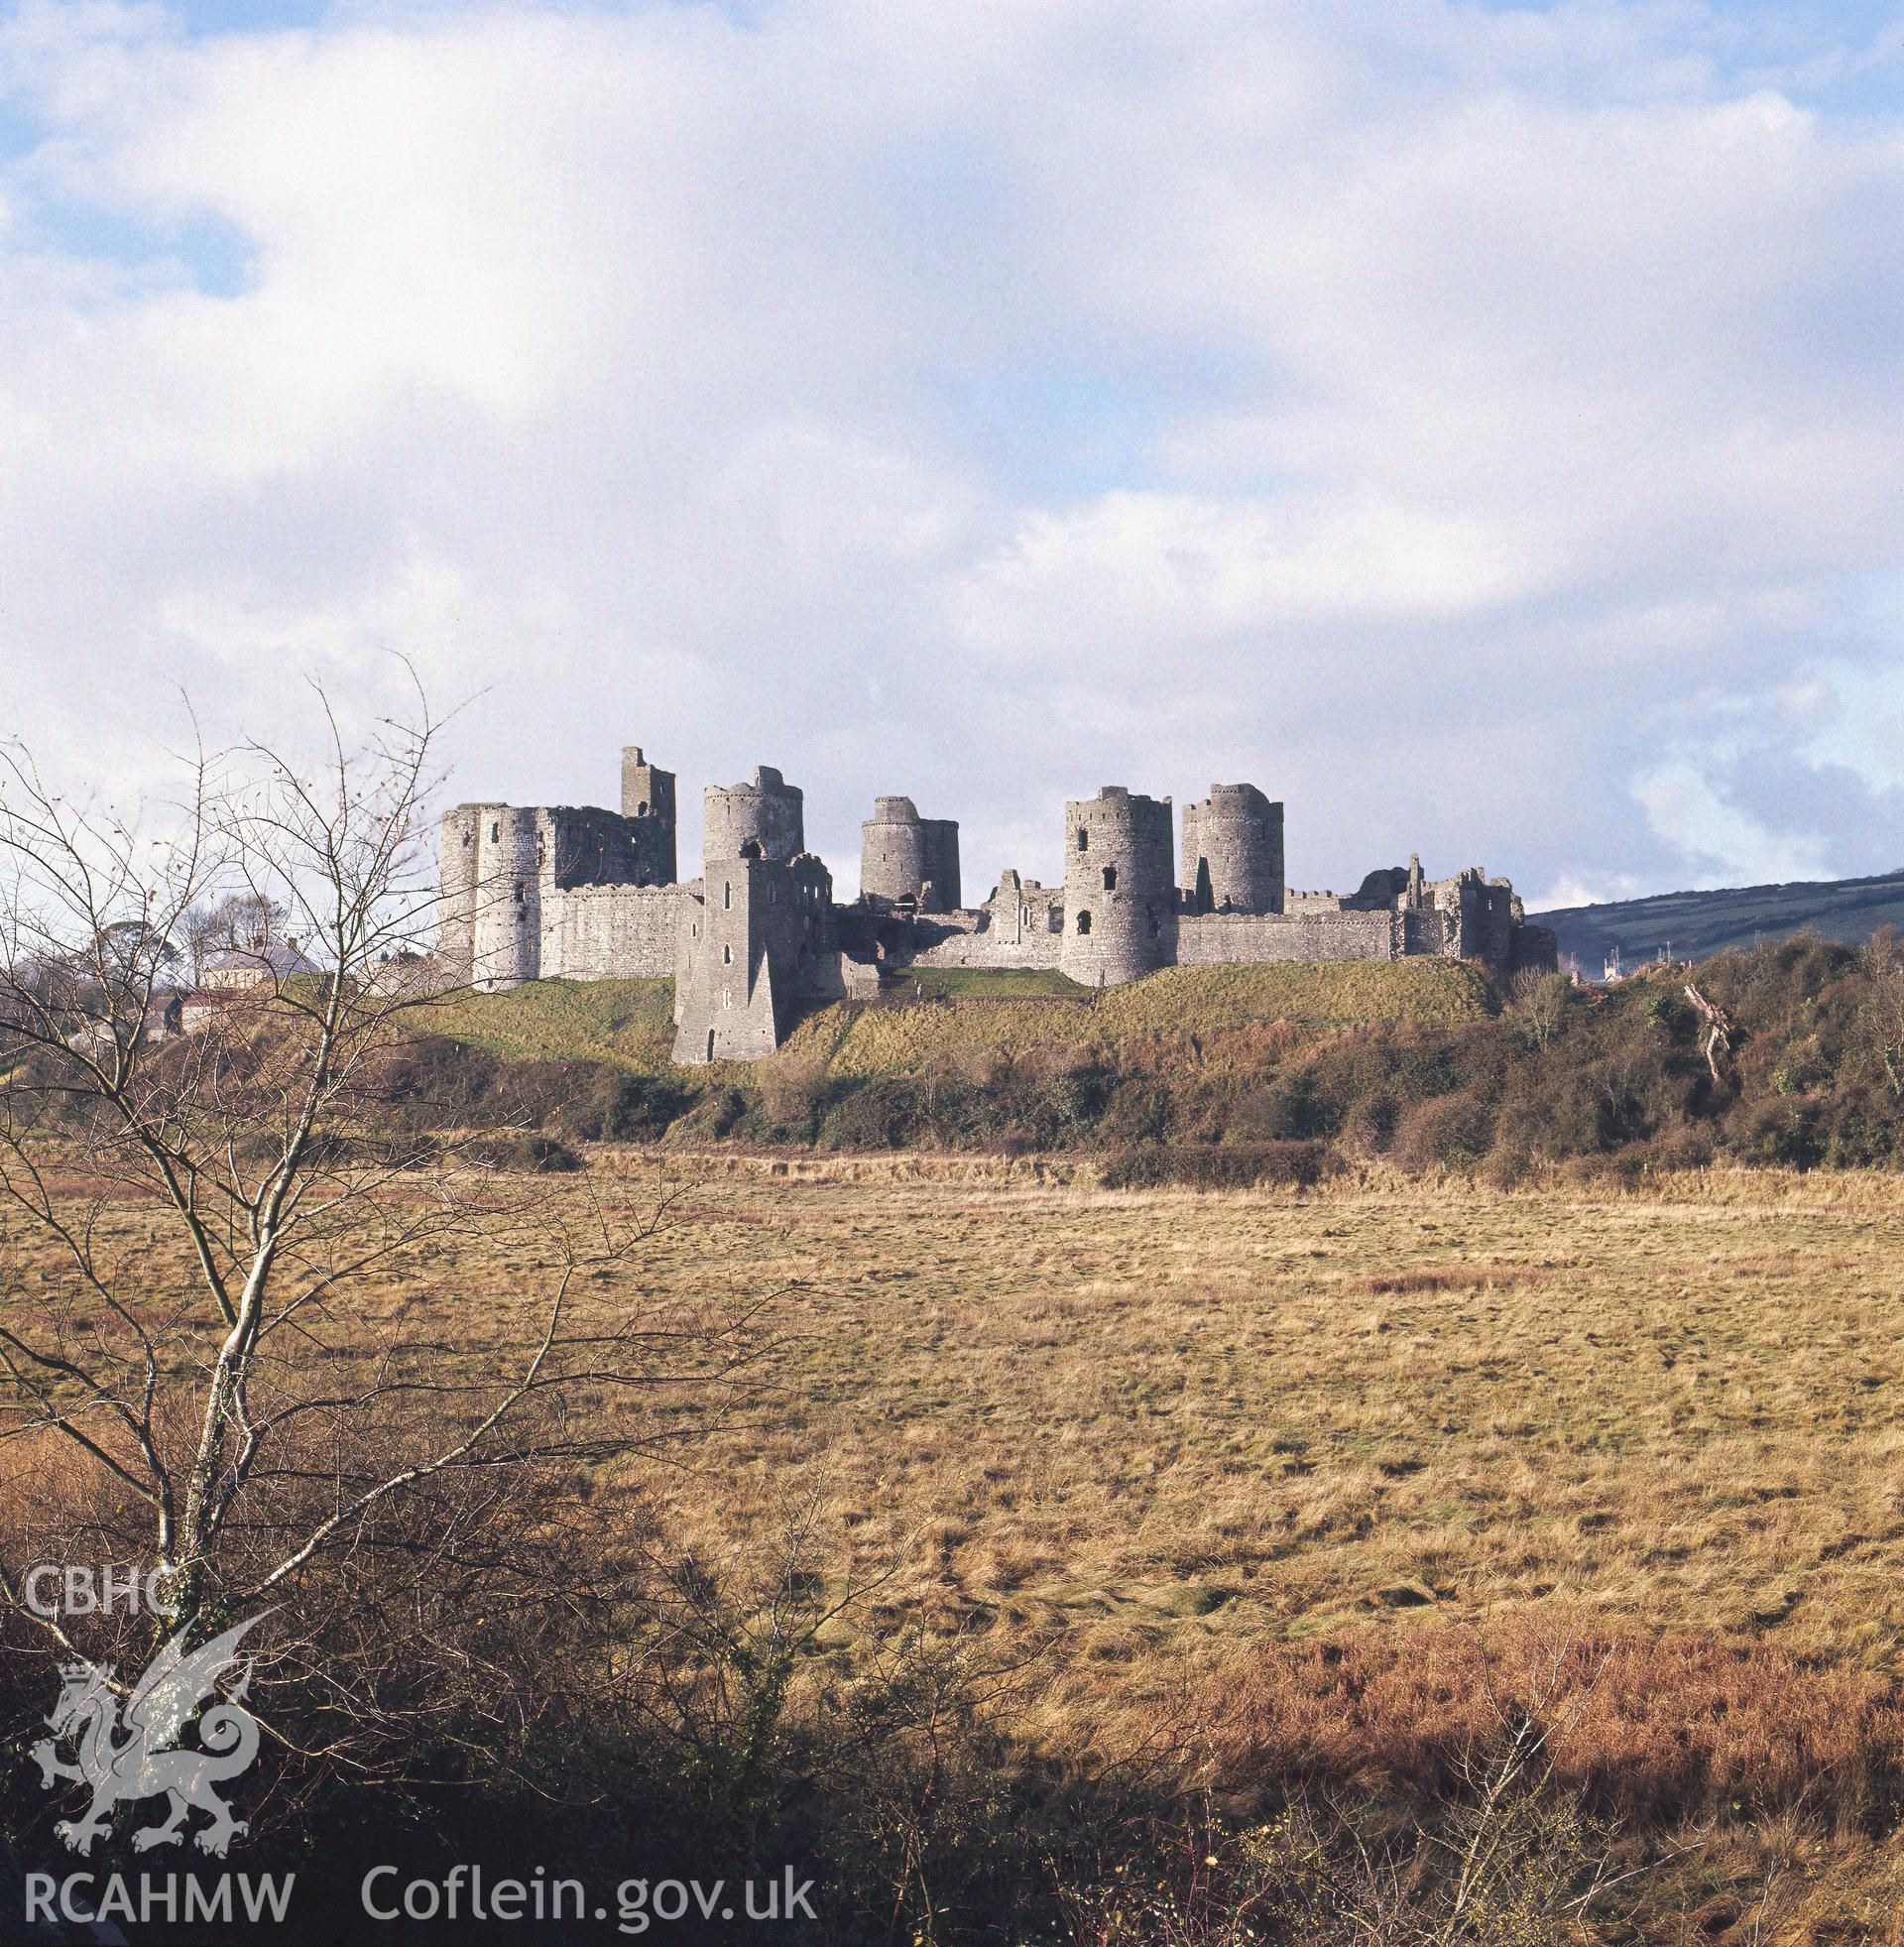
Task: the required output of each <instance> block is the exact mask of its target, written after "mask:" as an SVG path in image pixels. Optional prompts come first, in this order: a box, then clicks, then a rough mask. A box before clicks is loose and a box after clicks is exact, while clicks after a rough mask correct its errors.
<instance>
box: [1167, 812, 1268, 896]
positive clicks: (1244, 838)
mask: <svg viewBox="0 0 1904 1947" xmlns="http://www.w3.org/2000/svg"><path fill="white" fill-rule="evenodd" d="M1179 885H1180V887H1181V890H1182V892H1183V900H1184V907H1185V910H1186V911H1188V912H1191V913H1218V912H1224V911H1233V912H1237V913H1280V912H1281V911H1282V895H1283V874H1282V806H1281V805H1280V804H1274V803H1271V802H1270V800H1269V799H1268V798H1266V797H1264V796H1263V794H1262V792H1261V791H1258V790H1257V789H1256V788H1255V786H1254V785H1212V786H1211V787H1210V795H1209V796H1208V797H1206V798H1205V799H1204V800H1203V801H1202V802H1201V803H1199V804H1186V805H1185V806H1184V807H1183V870H1182V875H1181V878H1180V880H1179Z"/></svg>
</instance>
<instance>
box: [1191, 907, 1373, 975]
mask: <svg viewBox="0 0 1904 1947" xmlns="http://www.w3.org/2000/svg"><path fill="white" fill-rule="evenodd" d="M1401 918H1402V915H1401V914H1400V913H1343V912H1335V913H1329V912H1322V911H1318V910H1314V909H1312V910H1311V911H1309V912H1306V913H1185V914H1184V915H1183V916H1182V917H1181V918H1180V919H1178V921H1177V964H1178V965H1179V966H1185V967H1209V966H1228V965H1232V964H1257V963H1261V962H1265V961H1271V960H1399V959H1400V958H1401V957H1402V938H1401Z"/></svg>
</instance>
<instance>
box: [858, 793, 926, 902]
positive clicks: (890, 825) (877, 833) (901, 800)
mask: <svg viewBox="0 0 1904 1947" xmlns="http://www.w3.org/2000/svg"><path fill="white" fill-rule="evenodd" d="M925 880H926V865H925V825H924V823H923V822H922V821H921V819H920V817H919V807H918V806H917V805H916V804H914V803H913V802H912V800H911V799H910V798H909V797H876V798H875V799H874V800H873V815H872V816H871V817H870V818H868V819H867V821H866V822H865V823H864V824H863V825H861V827H860V897H861V898H862V899H863V900H880V901H884V902H885V903H886V904H887V905H888V906H896V905H897V904H898V903H899V901H900V900H904V899H911V900H916V899H917V898H918V896H919V892H920V889H921V888H922V887H923V886H924V884H925Z"/></svg>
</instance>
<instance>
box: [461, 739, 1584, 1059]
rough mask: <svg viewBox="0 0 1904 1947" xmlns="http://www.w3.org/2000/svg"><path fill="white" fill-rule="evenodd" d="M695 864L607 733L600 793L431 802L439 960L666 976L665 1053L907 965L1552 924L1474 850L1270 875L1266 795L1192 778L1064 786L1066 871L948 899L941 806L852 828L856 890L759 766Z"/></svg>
mask: <svg viewBox="0 0 1904 1947" xmlns="http://www.w3.org/2000/svg"><path fill="white" fill-rule="evenodd" d="M703 804H704V815H703V823H702V844H701V875H700V877H699V878H698V879H694V880H691V881H688V882H686V883H682V882H680V881H679V880H678V879H677V878H676V870H677V859H676V850H675V799H674V777H673V774H672V773H671V772H667V771H662V770H658V769H657V768H656V767H655V766H654V765H652V764H651V763H649V761H648V759H647V757H646V755H645V754H644V752H643V751H642V750H641V748H640V747H639V746H631V747H630V748H629V749H627V750H625V751H624V752H623V753H622V808H621V810H620V811H619V812H616V811H609V810H604V809H601V808H599V807H596V806H593V805H582V806H574V805H554V806H547V805H543V806H535V807H527V808H526V807H523V806H518V805H509V804H459V805H457V806H456V808H455V809H454V810H453V811H451V812H450V813H449V814H448V815H447V816H446V817H445V818H444V820H443V827H442V862H441V898H442V922H441V932H440V938H439V942H438V957H439V959H440V961H441V963H442V972H443V975H444V977H445V978H446V979H447V980H448V981H449V982H451V983H452V984H456V985H463V984H468V985H471V986H475V987H478V988H482V989H486V990H494V989H500V988H507V987H514V986H518V985H520V984H521V983H522V982H524V981H529V980H545V979H558V978H559V979H566V980H622V979H638V978H655V977H662V976H670V975H671V976H672V978H673V981H674V1023H675V1039H674V1058H675V1060H676V1061H679V1062H683V1063H698V1062H706V1061H757V1060H760V1059H761V1058H762V1057H764V1056H766V1055H770V1054H772V1053H773V1050H774V1049H775V1048H776V1047H777V1046H778V1045H779V1044H780V1042H781V1041H782V1040H783V1039H784V1038H785V1037H786V1035H787V1034H788V1033H789V1032H790V1030H791V1027H792V1025H793V1021H794V1019H795V1017H796V1015H797V1014H798V1012H799V1010H800V1009H801V1007H803V1006H806V1005H810V1004H812V1003H815V1002H819V1001H827V1000H842V999H856V998H865V997H867V996H869V995H871V994H874V993H877V992H878V991H879V987H880V981H881V977H882V974H883V973H889V972H894V971H899V970H903V969H906V968H923V967H970V968H995V969H1002V970H1003V969H1022V970H1038V969H1054V970H1056V971H1058V972H1061V973H1064V974H1066V975H1068V976H1069V977H1070V978H1071V979H1072V980H1074V981H1077V982H1079V983H1080V984H1081V985H1084V986H1087V987H1102V986H1108V985H1112V984H1115V983H1117V982H1120V981H1127V980H1135V979H1137V978H1139V977H1140V976H1141V975H1143V974H1147V973H1153V972H1155V971H1156V970H1157V969H1159V968H1161V967H1170V966H1214V965H1226V964H1227V965H1257V964H1261V963H1263V962H1267V961H1274V960H1402V959H1412V958H1416V957H1427V956H1444V957H1455V958H1460V959H1466V960H1474V961H1478V962H1480V963H1481V964H1483V965H1486V966H1488V967H1492V968H1496V969H1498V970H1500V971H1503V972H1512V971H1515V970H1518V969H1519V968H1522V967H1546V968H1551V967H1552V966H1553V965H1554V964H1555V950H1554V936H1553V934H1552V933H1551V932H1549V931H1548V930H1547V929H1546V928H1545V927H1543V926H1530V925H1528V924H1527V923H1526V919H1525V916H1524V914H1523V913H1522V911H1521V904H1520V901H1519V900H1518V899H1516V898H1515V897H1514V892H1513V888H1512V887H1511V886H1510V885H1509V884H1508V883H1507V881H1506V880H1504V879H1488V878H1487V877H1485V875H1484V874H1483V873H1482V871H1481V870H1480V868H1479V867H1470V868H1469V869H1468V870H1467V871H1465V872H1461V873H1458V874H1456V875H1455V877H1454V878H1452V879H1438V880H1429V879H1427V878H1426V877H1425V876H1424V875H1423V873H1422V870H1421V865H1420V861H1419V860H1418V859H1416V860H1411V861H1410V863H1409V865H1408V866H1407V868H1406V869H1405V870H1404V869H1402V868H1400V867H1392V868H1387V869H1383V870H1379V871H1375V872H1371V873H1369V875H1368V877H1367V878H1366V879H1365V880H1364V881H1363V883H1362V885H1361V887H1360V889H1359V890H1358V891H1356V892H1355V893H1352V894H1347V895H1337V894H1335V893H1332V892H1322V893H1314V892H1308V893H1305V892H1291V891H1290V890H1289V889H1288V888H1287V886H1286V885H1285V884H1284V880H1283V843H1282V841H1283V825H1282V806H1281V805H1280V804H1279V803H1276V802H1273V801H1272V800H1271V799H1269V798H1267V797H1265V796H1264V795H1263V793H1262V792H1261V791H1258V790H1257V789H1256V788H1255V787H1254V786H1253V785H1213V786H1212V787H1211V790H1210V795H1209V796H1208V797H1207V798H1205V799H1203V800H1202V801H1201V802H1200V803H1196V804H1189V805H1186V806H1185V807H1184V812H1183V821H1182V843H1181V850H1180V851H1179V849H1178V847H1177V845H1176V844H1175V842H1174V833H1173V821H1174V820H1173V812H1172V808H1171V803H1170V800H1169V798H1167V797H1163V798H1154V797H1145V796H1142V795H1141V794H1139V793H1137V792H1133V791H1129V790H1127V789H1126V788H1125V787H1124V786H1122V785H1107V786H1105V787H1104V789H1103V790H1102V791H1099V792H1098V793H1097V794H1096V795H1095V796H1093V797H1086V798H1080V799H1076V800H1074V801H1072V802H1070V803H1067V804H1066V805H1065V807H1064V883H1063V885H1062V887H1046V886H1042V885H1040V884H1039V883H1038V882H1037V881H1036V880H1026V879H1021V878H1020V877H1019V876H1018V874H1017V873H1016V872H1015V871H1011V870H1007V871H1005V872H1004V873H1002V874H1001V875H1000V877H999V882H998V884H997V886H996V887H994V889H993V891H992V895H991V897H990V898H989V899H988V900H986V902H985V903H984V904H983V905H982V906H976V907H968V906H965V905H963V904H962V903H961V882H960V874H959V828H958V824H957V822H956V821H955V820H953V819H951V818H922V817H921V816H920V815H919V812H918V808H917V806H916V805H915V804H914V803H913V801H912V799H911V798H909V797H900V796H892V797H881V798H878V799H876V800H875V803H874V811H873V816H872V817H871V818H869V819H868V820H867V821H866V823H865V824H864V825H863V826H862V827H861V858H860V897H859V898H858V899H857V900H856V901H854V902H853V903H852V904H850V905H840V904H838V903H836V902H835V900H834V898H833V876H832V874H831V873H830V872H829V871H828V870H827V868H826V865H825V862H824V861H823V860H821V859H820V858H818V857H817V856H815V855H814V854H813V853H811V852H809V851H807V849H806V820H805V800H804V798H803V796H802V794H801V792H800V791H799V789H798V787H797V786H793V785H789V784H788V783H787V782H786V781H785V779H784V778H782V777H781V775H780V774H779V772H777V771H775V770H773V769H772V768H770V767H769V766H766V765H763V766H761V767H760V768H759V769H758V770H757V771H756V772H755V773H754V776H753V779H752V781H751V782H749V783H746V784H739V785H731V786H728V787H726V788H725V789H723V788H719V787H711V788H710V789H709V790H708V791H706V793H705V795H704V799H703Z"/></svg>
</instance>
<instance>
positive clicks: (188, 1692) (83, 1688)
mask: <svg viewBox="0 0 1904 1947" xmlns="http://www.w3.org/2000/svg"><path fill="white" fill-rule="evenodd" d="M265 1613H266V1614H269V1613H270V1612H269V1611H266V1612H265ZM260 1620H261V1618H260V1617H257V1616H253V1617H252V1618H251V1619H250V1620H249V1621H247V1622H243V1623H240V1624H239V1625H238V1626H237V1627H236V1628H235V1629H230V1630H227V1631H226V1632H225V1633H224V1635H223V1636H221V1637H215V1638H213V1639H212V1641H211V1642H209V1643H204V1644H202V1645H201V1646H200V1647H199V1648H197V1649H194V1650H191V1651H190V1652H189V1653H187V1651H186V1649H185V1639H184V1632H183V1631H182V1630H181V1631H180V1632H179V1634H178V1635H177V1636H175V1637H174V1638H173V1639H172V1641H171V1642H170V1643H167V1644H166V1645H165V1647H164V1648H163V1649H161V1650H160V1651H159V1653H158V1654H157V1655H156V1656H154V1657H153V1659H152V1662H151V1664H150V1666H149V1667H148V1668H147V1670H146V1673H145V1674H144V1675H143V1676H142V1677H140V1679H139V1682H138V1684H137V1686H136V1687H135V1688H134V1690H133V1692H132V1695H131V1696H130V1697H128V1698H127V1699H126V1702H125V1709H124V1716H123V1721H122V1718H121V1712H120V1704H119V1698H118V1696H117V1695H116V1694H115V1692H114V1688H113V1670H112V1666H111V1664H109V1663H92V1662H87V1661H85V1660H84V1659H83V1658H82V1659H81V1660H79V1661H78V1662H72V1663H64V1664H62V1665H61V1666H60V1701H59V1702H58V1703H57V1704H55V1705H54V1707H53V1715H52V1716H51V1717H49V1718H48V1719H47V1723H48V1724H49V1725H50V1726H51V1727H52V1729H53V1736H52V1737H51V1738H42V1739H41V1740H40V1742H39V1743H38V1744H37V1745H35V1746H34V1747H33V1751H32V1757H33V1758H34V1760H35V1761H36V1762H37V1763H38V1764H39V1766H40V1772H41V1782H42V1783H43V1784H44V1785H45V1786H46V1788H47V1789H48V1790H49V1791H51V1790H52V1789H53V1788H54V1787H55V1785H56V1784H57V1783H58V1782H59V1781H60V1779H62V1778H66V1779H70V1780H72V1781H73V1782H74V1783H77V1784H85V1785H90V1786H91V1787H92V1803H91V1804H90V1805H89V1806H87V1808H86V1815H85V1817H84V1818H82V1819H61V1820H60V1823H59V1824H58V1825H57V1826H55V1827H54V1830H55V1831H56V1832H57V1833H58V1834H59V1835H60V1838H61V1839H63V1840H64V1841H65V1842H66V1844H67V1845H68V1846H69V1847H71V1849H72V1850H73V1851H74V1852H76V1853H89V1852H90V1851H91V1850H92V1842H93V1841H94V1840H95V1839H97V1838H99V1837H100V1836H101V1835H102V1834H103V1833H105V1832H108V1831H110V1830H111V1827H112V1809H113V1807H114V1806H115V1805H118V1804H120V1803H122V1802H123V1803H129V1804H137V1803H138V1802H139V1801H140V1800H141V1799H144V1798H157V1797H159V1796H161V1795H162V1794H163V1795H164V1797H165V1798H166V1800H167V1805H168V1809H167V1815H166V1817H165V1819H164V1820H163V1821H162V1822H161V1823H159V1824H158V1825H149V1826H146V1827H145V1828H144V1829H143V1830H141V1831H138V1832H135V1833H134V1834H133V1835H132V1844H133V1850H134V1851H135V1852H144V1851H146V1849H147V1848H148V1847H150V1846H173V1845H177V1844H178V1843H179V1839H180V1838H182V1837H183V1834H182V1832H181V1831H180V1827H181V1826H182V1825H183V1824H184V1821H185V1815H186V1813H187V1812H188V1811H189V1810H191V1809H192V1808H193V1807H196V1808H197V1809H198V1810H199V1811H201V1812H208V1813H209V1814H210V1815H211V1823H210V1824H209V1825H206V1826H201V1827H200V1828H199V1830H198V1831H197V1833H196V1834H195V1835H194V1839H195V1843H196V1844H197V1846H198V1849H199V1851H201V1852H205V1853H213V1854H216V1855H217V1856H218V1857H219V1858H221V1859H222V1858H223V1857H224V1855H225V1851H226V1848H227V1847H229V1846H230V1844H231V1842H232V1840H233V1839H234V1838H236V1837H239V1836H240V1835H242V1834H243V1833H244V1832H245V1831H246V1830H247V1829H248V1828H247V1827H246V1825H245V1822H244V1821H243V1820H242V1819H235V1818H233V1817H232V1815H231V1812H230V1810H229V1808H228V1807H227V1806H226V1804H225V1802H224V1800H223V1799H222V1798H220V1797H219V1796H218V1795H217V1793H216V1792H214V1791H213V1790H212V1786H213V1785H215V1784H222V1783H223V1782H224V1781H225V1780H226V1779H227V1778H235V1777H236V1776H237V1775H238V1773H239V1772H240V1771H242V1770H243V1769H244V1768H245V1767H246V1766H247V1765H248V1764H250V1763H251V1761H252V1760H253V1759H254V1758H256V1757H257V1756H258V1720H257V1719H256V1718H255V1717H253V1716H252V1714H251V1713H250V1712H249V1711H248V1710H246V1709H244V1708H243V1704H244V1698H245V1693H246V1691H247V1690H248V1689H249V1688H250V1684H251V1658H250V1657H249V1656H240V1655H239V1654H238V1642H239V1639H240V1638H241V1637H243V1635H244V1634H245V1632H246V1631H247V1630H249V1629H250V1628H251V1627H252V1625H253V1624H255V1623H257V1622H259V1621H260ZM240 1665H242V1666H243V1669H242V1674H241V1675H240V1676H239V1677H238V1680H237V1681H236V1682H235V1683H234V1684H233V1685H232V1686H231V1689H230V1693H229V1695H227V1696H224V1697H220V1696H219V1695H218V1690H217V1685H218V1681H219V1679H220V1678H221V1677H222V1676H224V1675H225V1674H226V1672H227V1671H229V1670H232V1669H236V1668H238V1667H239V1666H240ZM207 1698H211V1699H213V1700H214V1701H212V1702H211V1703H209V1704H208V1705H207V1706H206V1708H205V1709H204V1710H202V1711H199V1714H198V1740H199V1742H200V1743H201V1744H202V1745H203V1746H204V1750H203V1751H191V1750H179V1749H177V1748H176V1747H177V1746H178V1740H179V1734H180V1733H181V1732H182V1731H183V1730H184V1728H185V1725H186V1723H187V1722H188V1721H189V1720H190V1718H191V1715H192V1713H193V1712H194V1711H198V1707H199V1705H200V1704H201V1703H203V1702H204V1701H205V1699H207ZM68 1738H70V1739H72V1740H73V1741H74V1742H75V1743H76V1745H77V1749H78V1760H79V1762H78V1763H77V1764H65V1763H64V1762H62V1761H61V1759H60V1757H59V1755H58V1749H59V1746H60V1743H62V1742H63V1741H64V1740H66V1739H68Z"/></svg>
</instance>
